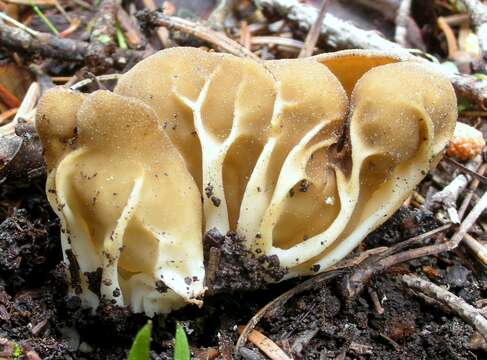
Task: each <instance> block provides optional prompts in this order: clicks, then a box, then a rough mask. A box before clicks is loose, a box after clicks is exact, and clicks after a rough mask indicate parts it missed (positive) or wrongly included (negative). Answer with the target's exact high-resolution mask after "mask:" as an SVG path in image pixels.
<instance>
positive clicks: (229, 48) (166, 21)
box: [137, 10, 260, 60]
mask: <svg viewBox="0 0 487 360" xmlns="http://www.w3.org/2000/svg"><path fill="white" fill-rule="evenodd" d="M137 17H138V19H139V20H140V21H142V22H144V23H146V24H147V25H149V26H152V27H158V26H165V27H167V28H168V29H170V30H177V31H182V32H184V33H187V34H190V35H192V36H194V37H196V38H198V39H200V40H203V41H205V42H207V43H209V44H212V45H213V46H215V47H216V48H217V49H219V50H221V51H224V52H227V53H230V54H233V55H236V56H241V57H247V58H251V59H254V60H260V59H259V58H258V57H257V56H256V55H255V54H254V53H252V52H251V51H250V50H249V49H247V48H245V47H244V46H242V45H240V44H239V43H238V42H236V41H234V40H232V39H230V38H229V37H228V36H226V35H225V34H224V33H221V32H218V31H215V30H212V29H209V28H207V27H206V26H204V25H201V24H198V23H195V22H192V21H190V20H187V19H182V18H179V17H176V16H167V15H164V14H162V13H160V12H157V11H148V10H144V11H141V12H139V13H138V15H137Z"/></svg>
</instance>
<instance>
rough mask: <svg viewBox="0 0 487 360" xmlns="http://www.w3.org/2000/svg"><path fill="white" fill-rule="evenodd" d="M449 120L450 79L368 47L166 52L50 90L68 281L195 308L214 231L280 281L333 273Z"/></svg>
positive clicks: (54, 183) (391, 207)
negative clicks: (115, 76)
mask: <svg viewBox="0 0 487 360" xmlns="http://www.w3.org/2000/svg"><path fill="white" fill-rule="evenodd" d="M425 84H427V86H425ZM455 121H456V98H455V94H454V91H453V89H452V86H451V85H450V83H449V82H448V80H447V79H445V78H444V77H443V76H442V75H440V74H438V73H436V72H435V71H434V70H432V69H431V68H430V67H429V66H428V65H427V64H424V63H421V62H415V61H402V62H401V61H399V60H398V59H395V58H394V57H393V56H388V55H387V54H378V53H369V52H360V51H358V52H354V53H337V54H336V55H333V56H330V55H327V56H326V57H319V56H318V57H313V58H308V59H299V60H278V61H267V62H261V63H258V62H255V61H253V60H249V59H241V58H236V57H234V56H231V55H226V54H216V53H207V52H204V51H202V50H199V49H194V48H174V49H168V50H164V51H161V52H159V53H157V54H155V55H153V56H151V57H149V58H147V59H145V60H143V61H142V62H140V63H139V64H137V65H136V66H135V67H134V68H133V69H131V70H130V71H129V72H127V73H126V74H124V75H123V76H122V77H121V78H120V79H119V81H118V84H117V86H116V88H115V90H114V91H113V93H112V92H108V91H96V92H94V93H92V94H90V95H85V94H80V93H75V92H71V91H68V90H59V89H56V90H51V91H49V92H47V94H46V95H45V96H44V97H43V99H42V101H41V103H40V105H39V107H38V112H37V128H38V131H39V134H40V137H41V139H42V141H43V144H44V151H45V159H46V163H47V165H48V168H49V175H48V180H47V193H48V198H49V201H50V203H51V205H52V207H53V208H54V210H55V211H56V213H57V215H58V216H59V218H60V219H61V225H62V234H61V238H62V244H63V250H64V253H65V260H66V262H68V263H70V265H71V282H72V284H73V289H74V291H77V292H78V293H79V294H80V295H81V296H82V297H83V299H85V301H86V303H87V304H88V305H90V306H92V307H94V306H96V305H97V303H98V301H99V297H101V298H104V299H105V300H108V301H112V302H113V303H115V304H118V305H128V306H130V307H131V308H132V310H133V311H135V312H145V313H147V314H149V315H151V314H153V313H157V312H169V311H171V310H172V309H175V308H178V307H180V306H183V305H184V304H186V303H196V304H201V297H202V296H203V293H204V290H205V286H204V285H205V284H203V279H204V276H205V269H204V265H203V245H202V238H203V236H204V234H205V233H206V232H208V231H210V230H212V231H215V230H216V231H218V232H220V233H221V234H226V233H227V232H228V231H234V232H236V233H237V234H238V235H239V236H240V237H241V238H242V239H243V241H244V245H245V246H246V247H247V248H248V249H249V250H251V251H252V252H253V253H254V254H256V256H262V255H265V256H273V258H277V259H278V260H279V265H280V266H281V267H283V268H287V270H288V272H287V275H286V277H287V278H289V277H293V276H299V275H306V274H311V273H316V271H317V270H318V271H324V270H326V269H327V268H328V267H330V266H331V265H333V264H334V263H336V262H337V261H339V260H340V259H342V258H343V257H345V256H346V255H347V254H348V253H349V252H350V251H352V250H353V249H354V248H355V247H356V246H357V245H358V244H359V242H360V241H361V240H362V239H363V238H364V237H365V236H366V235H367V234H368V233H370V232H371V231H372V230H374V229H375V228H377V227H378V226H379V225H380V224H382V223H383V222H384V221H386V220H387V219H388V218H389V217H390V216H391V215H392V214H393V213H394V211H395V210H396V209H397V208H398V207H399V206H400V205H401V203H402V202H403V201H404V199H405V198H407V197H408V195H409V194H410V192H411V191H412V190H413V189H414V188H415V186H416V185H417V184H418V183H419V182H420V181H421V179H422V178H423V177H424V176H425V175H426V173H427V171H428V170H429V169H430V168H431V167H432V166H434V165H435V164H436V162H437V161H438V159H439V157H440V156H441V154H442V152H443V149H444V148H445V146H446V145H447V144H448V141H449V138H450V136H451V134H452V133H453V129H454V127H455ZM73 263H75V264H73ZM99 268H101V269H102V281H101V285H99V287H98V288H95V287H94V286H92V284H90V281H89V276H88V275H89V274H90V273H92V272H94V271H97V269H99Z"/></svg>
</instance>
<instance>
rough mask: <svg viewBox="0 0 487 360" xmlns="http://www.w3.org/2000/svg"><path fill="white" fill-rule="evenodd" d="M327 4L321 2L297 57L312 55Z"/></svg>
mask: <svg viewBox="0 0 487 360" xmlns="http://www.w3.org/2000/svg"><path fill="white" fill-rule="evenodd" d="M408 1H409V0H408ZM329 2H330V0H321V6H320V10H319V11H318V16H317V17H316V20H315V22H314V23H313V25H312V26H311V28H310V29H309V32H308V35H306V40H305V41H304V46H303V48H302V49H301V51H300V53H299V56H298V57H300V58H304V57H308V56H311V55H313V52H314V50H315V46H316V43H317V41H318V38H319V36H320V31H321V26H322V24H323V19H324V18H325V14H326V8H327V7H328V3H329Z"/></svg>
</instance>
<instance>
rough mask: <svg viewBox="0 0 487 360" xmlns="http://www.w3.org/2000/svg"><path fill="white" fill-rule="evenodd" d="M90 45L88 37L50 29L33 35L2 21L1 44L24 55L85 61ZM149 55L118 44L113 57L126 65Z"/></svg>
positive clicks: (115, 62)
mask: <svg viewBox="0 0 487 360" xmlns="http://www.w3.org/2000/svg"><path fill="white" fill-rule="evenodd" d="M89 45H90V44H89V43H88V42H85V41H77V40H72V39H64V38H60V37H57V36H54V35H51V34H48V33H38V34H37V35H36V36H33V35H31V34H29V33H27V32H25V31H23V30H22V29H19V28H15V27H10V26H7V25H6V24H5V23H2V22H0V47H2V48H5V49H8V50H10V51H16V52H18V53H19V54H22V55H29V56H32V55H40V56H41V57H44V58H49V59H57V60H62V61H71V62H76V63H85V62H86V58H87V54H88V48H89ZM147 55H148V54H146V53H145V52H143V51H135V50H127V49H118V48H117V49H116V51H115V52H114V53H112V54H111V55H110V58H111V59H112V60H113V66H114V67H115V68H117V69H123V68H125V67H126V66H127V64H129V63H135V62H137V61H139V60H141V59H143V58H144V57H145V56H147ZM92 56H97V57H102V56H103V55H102V54H92ZM100 61H101V60H100Z"/></svg>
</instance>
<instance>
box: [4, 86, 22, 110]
mask: <svg viewBox="0 0 487 360" xmlns="http://www.w3.org/2000/svg"><path fill="white" fill-rule="evenodd" d="M0 101H1V102H3V103H4V104H5V105H7V106H8V107H9V108H15V107H19V105H20V101H19V99H18V98H17V96H15V95H14V94H12V93H11V92H10V91H9V90H8V89H7V88H6V87H5V86H3V85H2V84H0Z"/></svg>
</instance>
